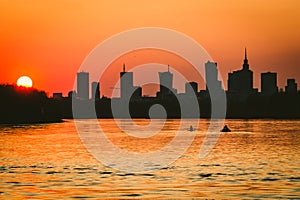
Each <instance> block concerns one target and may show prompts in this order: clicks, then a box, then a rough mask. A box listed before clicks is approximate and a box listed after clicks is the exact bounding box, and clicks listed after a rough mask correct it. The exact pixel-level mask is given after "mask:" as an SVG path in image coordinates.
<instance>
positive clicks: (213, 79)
mask: <svg viewBox="0 0 300 200" xmlns="http://www.w3.org/2000/svg"><path fill="white" fill-rule="evenodd" d="M205 81H206V90H207V91H208V87H209V88H212V89H213V90H220V89H222V85H221V81H219V80H218V68H217V63H216V62H210V61H208V62H207V63H205Z"/></svg>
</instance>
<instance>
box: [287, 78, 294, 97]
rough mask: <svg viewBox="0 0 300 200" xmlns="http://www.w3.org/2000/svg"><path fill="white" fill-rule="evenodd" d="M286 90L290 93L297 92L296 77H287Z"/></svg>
mask: <svg viewBox="0 0 300 200" xmlns="http://www.w3.org/2000/svg"><path fill="white" fill-rule="evenodd" d="M285 92H286V93H288V94H296V93H297V83H296V80H295V79H291V78H290V79H287V86H285Z"/></svg>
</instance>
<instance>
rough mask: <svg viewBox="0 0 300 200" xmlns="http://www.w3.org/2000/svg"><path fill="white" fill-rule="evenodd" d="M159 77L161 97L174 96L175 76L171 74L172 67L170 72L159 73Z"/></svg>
mask: <svg viewBox="0 0 300 200" xmlns="http://www.w3.org/2000/svg"><path fill="white" fill-rule="evenodd" d="M158 75H159V83H160V85H159V95H160V96H161V97H166V96H168V95H170V94H172V91H174V90H173V74H172V73H171V72H170V66H169V65H168V71H166V72H158Z"/></svg>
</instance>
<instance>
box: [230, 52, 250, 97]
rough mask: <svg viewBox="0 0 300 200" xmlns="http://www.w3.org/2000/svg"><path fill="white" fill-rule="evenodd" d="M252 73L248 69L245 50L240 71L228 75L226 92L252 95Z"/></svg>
mask: <svg viewBox="0 0 300 200" xmlns="http://www.w3.org/2000/svg"><path fill="white" fill-rule="evenodd" d="M253 91H254V89H253V72H252V71H251V70H250V69H249V63H248V58H247V49H246V48H245V58H244V63H243V68H242V69H241V70H237V71H233V72H230V73H228V92H230V93H237V94H246V95H247V94H251V93H253Z"/></svg>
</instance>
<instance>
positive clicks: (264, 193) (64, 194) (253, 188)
mask: <svg viewBox="0 0 300 200" xmlns="http://www.w3.org/2000/svg"><path fill="white" fill-rule="evenodd" d="M192 121H193V120H191V122H192ZM135 122H136V123H137V124H138V125H141V126H144V125H147V124H148V123H149V120H142V119H137V120H135ZM99 123H100V124H101V127H102V128H103V131H104V132H105V134H106V136H107V137H108V138H109V139H110V140H111V141H112V143H114V144H115V145H117V146H119V147H120V148H123V149H126V150H128V151H133V152H140V153H145V152H150V151H155V150H158V149H160V148H161V147H163V146H165V145H167V144H168V143H169V142H170V141H171V140H172V139H173V138H174V135H175V131H177V129H178V128H179V124H180V121H179V120H168V121H166V123H165V126H164V128H163V130H162V131H161V132H160V133H158V134H156V135H154V136H152V137H150V138H135V137H132V136H128V135H126V134H125V133H124V132H123V131H122V130H120V128H119V127H118V126H116V124H115V122H114V121H113V120H111V119H103V120H100V121H99ZM122 123H125V125H126V123H127V122H126V120H124V121H123V122H122ZM226 124H227V125H228V126H229V127H230V128H231V129H232V130H233V132H230V133H222V134H221V136H220V137H219V140H218V142H217V144H216V146H215V147H214V149H213V150H212V151H211V152H210V154H209V155H208V156H207V157H206V158H204V159H199V157H198V156H199V149H200V147H201V145H202V142H203V139H204V137H205V134H206V130H207V127H208V125H209V120H200V122H199V129H198V131H196V137H195V139H194V142H193V143H192V145H191V146H190V147H189V148H188V150H187V151H186V152H185V154H184V155H182V156H181V157H180V159H178V160H177V161H176V162H174V163H173V164H172V165H170V166H169V167H166V168H163V169H160V170H155V171H150V172H147V173H128V172H121V171H117V170H114V169H113V168H110V167H106V166H103V165H102V164H101V163H100V162H98V161H97V160H96V159H94V158H93V157H92V156H91V155H90V154H89V153H88V151H87V150H86V149H85V147H84V146H83V145H82V143H81V141H80V139H79V136H78V134H77V132H76V128H75V126H74V123H73V121H72V120H68V121H66V122H64V123H57V124H44V125H24V126H1V127H0V184H1V187H0V198H14V199H19V198H30V199H41V198H43V199H47V198H48V199H57V198H77V199H78V198H79V199H81V198H101V197H102V198H115V199H119V198H121V199H124V198H129V199H132V198H149V199H153V198H163V199H165V198H168V199H169V198H180V197H183V198H193V197H200V198H201V197H202V198H204V199H206V198H217V199H228V198H237V199H241V198H270V199H273V198H284V199H287V198H300V159H299V158H300V156H299V155H300V148H299V146H300V137H299V136H300V120H227V121H226ZM188 127H189V124H187V126H186V128H188ZM182 132H183V134H191V133H190V132H188V131H186V130H182ZM183 136H184V135H183Z"/></svg>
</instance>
